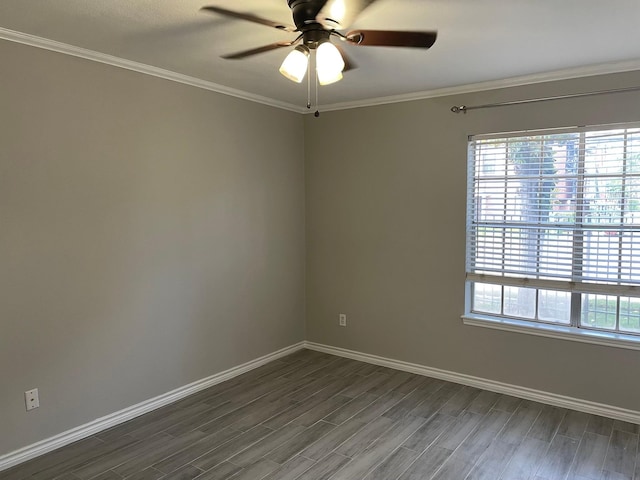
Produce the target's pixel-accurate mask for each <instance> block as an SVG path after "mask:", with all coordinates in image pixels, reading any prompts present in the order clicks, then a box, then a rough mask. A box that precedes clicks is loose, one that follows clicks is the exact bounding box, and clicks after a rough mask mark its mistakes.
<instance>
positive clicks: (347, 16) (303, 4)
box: [201, 0, 437, 85]
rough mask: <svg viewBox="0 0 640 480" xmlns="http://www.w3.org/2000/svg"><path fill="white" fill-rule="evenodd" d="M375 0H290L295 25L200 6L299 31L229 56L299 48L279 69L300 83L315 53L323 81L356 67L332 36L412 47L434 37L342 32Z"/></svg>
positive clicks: (374, 44)
mask: <svg viewBox="0 0 640 480" xmlns="http://www.w3.org/2000/svg"><path fill="white" fill-rule="evenodd" d="M374 1H375V0H287V3H288V4H289V8H290V9H291V10H292V13H293V22H294V24H295V26H293V25H286V24H283V23H279V22H274V21H271V20H267V19H265V18H261V17H258V16H256V15H253V14H250V13H243V12H236V11H232V10H227V9H224V8H220V7H216V6H206V7H202V9H201V10H203V11H207V12H211V13H216V14H220V15H225V16H227V17H233V18H236V19H240V20H247V21H249V22H253V23H257V24H261V25H266V26H268V27H272V28H276V29H278V30H283V31H285V32H291V33H298V36H297V37H296V38H295V39H293V40H291V41H284V42H276V43H272V44H269V45H264V46H262V47H258V48H252V49H249V50H243V51H241V52H236V53H232V54H228V55H223V56H222V58H226V59H233V60H236V59H242V58H246V57H249V56H251V55H257V54H259V53H264V52H269V51H271V50H275V49H278V48H284V47H293V46H295V48H294V49H293V50H292V51H291V53H289V55H288V56H287V57H286V58H285V60H284V62H283V63H282V66H281V67H280V73H282V74H283V75H284V76H285V77H287V78H289V79H290V80H292V81H294V82H297V83H300V82H302V80H303V79H304V77H305V74H306V73H307V69H308V65H309V56H310V54H311V52H312V51H315V53H316V73H317V76H318V82H319V83H320V85H328V84H331V83H334V82H337V81H339V80H341V79H342V72H343V71H346V70H350V69H352V68H355V65H354V63H353V62H352V61H350V60H349V58H348V57H347V55H346V54H345V52H344V51H343V50H342V49H341V48H339V47H337V46H336V45H335V44H333V43H332V42H331V39H332V37H333V38H337V39H340V40H342V41H343V42H345V43H346V44H348V45H358V46H372V47H379V46H382V47H412V48H422V49H428V48H431V46H432V45H433V44H434V43H435V41H436V37H437V32H435V31H396V30H352V31H348V32H347V33H341V32H340V30H344V29H346V28H347V27H349V25H350V24H351V23H352V22H353V21H354V20H355V18H356V17H357V16H358V15H359V14H360V13H361V12H362V11H363V10H364V9H365V8H367V7H368V6H370V5H371V4H372V3H374Z"/></svg>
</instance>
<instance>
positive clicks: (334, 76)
mask: <svg viewBox="0 0 640 480" xmlns="http://www.w3.org/2000/svg"><path fill="white" fill-rule="evenodd" d="M316 70H317V72H318V81H319V82H320V85H329V84H330V83H335V82H337V81H339V80H342V70H344V60H343V59H342V55H340V52H339V51H338V49H337V48H336V46H335V45H334V44H333V43H331V42H324V43H322V44H321V45H320V46H319V47H318V49H317V51H316Z"/></svg>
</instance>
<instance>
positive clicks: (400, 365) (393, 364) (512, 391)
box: [304, 342, 640, 424]
mask: <svg viewBox="0 0 640 480" xmlns="http://www.w3.org/2000/svg"><path fill="white" fill-rule="evenodd" d="M304 347H305V348H308V349H309V350H317V351H319V352H324V353H328V354H331V355H337V356H340V357H346V358H351V359H353V360H359V361H361V362H366V363H372V364H374V365H381V366H384V367H389V368H393V369H396V370H403V371H405V372H410V373H415V374H418V375H424V376H427V377H433V378H439V379H441V380H446V381H448V382H454V383H460V384H462V385H469V386H471V387H476V388H482V389H483V390H490V391H492V392H497V393H504V394H507V395H512V396H514V397H519V398H524V399H527V400H534V401H536V402H541V403H546V404H548V405H554V406H556V407H564V408H569V409H572V410H578V411H580V412H585V413H591V414H594V415H601V416H604V417H609V418H614V419H616V420H622V421H625V422H631V423H637V424H640V411H637V410H627V409H625V408H620V407H615V406H612V405H605V404H603V403H596V402H590V401H588V400H582V399H579V398H573V397H566V396H564V395H557V394H555V393H550V392H544V391H541V390H534V389H532V388H527V387H521V386H519V385H511V384H508V383H502V382H496V381H494V380H488V379H486V378H481V377H474V376H471V375H465V374H462V373H456V372H451V371H448V370H440V369H439V368H431V367H425V366H424V365H418V364H415V363H409V362H403V361H400V360H393V359H390V358H384V357H380V356H378V355H370V354H368V353H361V352H356V351H353V350H347V349H344V348H338V347H331V346H328V345H322V344H319V343H314V342H304Z"/></svg>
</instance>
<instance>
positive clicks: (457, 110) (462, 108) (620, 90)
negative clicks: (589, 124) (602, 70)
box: [451, 87, 640, 113]
mask: <svg viewBox="0 0 640 480" xmlns="http://www.w3.org/2000/svg"><path fill="white" fill-rule="evenodd" d="M637 91H640V87H627V88H614V89H611V90H599V91H596V92H586V93H572V94H568V95H557V96H555V97H541V98H529V99H527V100H514V101H512V102H500V103H487V104H484V105H473V106H471V107H467V106H466V105H454V106H453V107H451V111H452V112H453V113H460V112H462V113H467V112H468V111H469V110H479V109H481V108H494V107H509V106H511V105H523V104H526V103H537V102H548V101H550V100H563V99H565V98H578V97H592V96H594V95H606V94H610V93H624V92H637Z"/></svg>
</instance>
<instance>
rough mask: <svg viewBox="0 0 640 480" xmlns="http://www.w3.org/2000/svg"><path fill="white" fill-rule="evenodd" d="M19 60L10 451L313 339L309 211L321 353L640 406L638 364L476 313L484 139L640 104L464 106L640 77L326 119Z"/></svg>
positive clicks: (11, 174) (33, 58)
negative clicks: (469, 309) (478, 151)
mask: <svg viewBox="0 0 640 480" xmlns="http://www.w3.org/2000/svg"><path fill="white" fill-rule="evenodd" d="M0 59H2V75H0V272H2V275H0V327H1V328H0V385H1V387H0V425H1V426H2V428H1V429H0V454H2V453H6V452H8V451H11V450H14V449H16V448H18V447H21V446H24V445H27V444H31V443H33V442H36V441H38V440H42V439H44V438H47V437H49V436H51V435H54V434H57V433H60V432H62V431H64V430H67V429H69V428H72V427H75V426H78V425H81V424H84V423H86V422H88V421H91V420H93V419H95V418H97V417H100V416H103V415H106V414H109V413H112V412H114V411H117V410H120V409H122V408H125V407H127V406H130V405H132V404H135V403H138V402H141V401H144V400H146V399H149V398H151V397H154V396H156V395H159V394H162V393H165V392H167V391H169V390H171V389H174V388H176V387H179V386H182V385H185V384H187V383H189V382H192V381H194V380H198V379H200V378H203V377H206V376H208V375H211V374H213V373H216V372H219V371H222V370H224V369H226V368H229V367H232V366H235V365H238V364H240V363H242V362H245V361H247V360H250V359H252V358H255V357H258V356H260V355H263V354H266V353H269V352H272V351H274V350H277V349H279V348H281V347H284V346H287V345H291V344H293V343H295V342H298V341H300V340H302V339H303V338H305V324H304V316H305V288H304V284H305V213H306V249H307V255H306V269H307V275H306V283H307V288H306V308H307V316H306V330H307V333H306V338H307V339H308V340H310V341H314V342H320V343H325V344H329V345H334V346H338V347H345V348H350V349H354V350H359V351H362V352H367V353H373V354H377V355H382V356H386V357H391V358H396V359H401V360H406V361H410V362H415V363H420V364H424V365H428V366H432V367H438V368H443V369H447V370H452V371H456V372H460V373H467V374H471V375H477V376H480V377H486V378H490V379H494V380H499V381H504V382H508V383H513V384H517V385H523V386H528V387H532V388H537V389H541V390H547V391H551V392H555V393H559V394H565V395H570V396H575V397H578V398H583V399H588V400H593V401H597V402H603V403H608V404H611V405H618V406H621V407H626V408H631V409H638V405H640V386H638V385H637V382H634V381H632V379H633V378H635V377H634V375H635V372H636V371H638V367H640V352H636V351H630V350H622V349H613V348H607V347H601V346H595V345H586V344H579V343H574V342H567V341H561V340H553V339H548V338H541V337H534V336H528V335H523V334H516V333H508V332H501V331H495V330H488V329H482V328H477V327H468V326H464V325H463V324H462V322H461V320H460V314H461V313H462V311H463V299H464V236H465V232H464V227H465V220H464V213H465V212H464V209H465V176H466V138H467V135H469V134H473V133H485V132H494V131H509V130H519V129H525V128H540V127H550V126H566V125H584V124H597V123H610V122H620V121H638V120H640V96H639V95H638V94H622V95H616V96H606V97H595V98H589V99H576V100H566V101H561V102H551V103H544V104H537V105H529V106H522V107H509V108H502V109H492V110H481V111H475V112H470V113H469V114H467V115H457V116H456V115H453V114H451V113H450V112H449V108H450V106H451V105H453V104H463V103H466V104H469V105H472V104H478V103H485V102H493V101H502V100H513V99H521V98H527V97H534V96H546V95H556V94H561V93H574V92H577V91H589V90H597V89H603V88H615V87H622V86H629V85H638V84H640V73H633V74H621V75H613V76H605V77H594V78H588V79H581V80H574V81H567V82H556V83H551V84H540V85H532V86H528V87H519V88H515V89H508V90H501V91H492V92H483V93H476V94H470V95H464V96H459V97H450V98H437V99H432V100H424V101H415V102H407V103H401V104H395V105H387V106H380V107H371V108H363V109H355V110H348V111H338V112H327V113H323V114H322V115H321V117H320V118H317V119H316V118H314V117H312V116H306V117H304V118H303V117H302V116H300V115H297V114H294V113H288V112H283V111H281V110H277V109H274V108H270V107H266V106H261V105H257V104H253V103H250V102H246V101H242V100H238V99H234V98H230V97H226V96H223V95H218V94H215V93H212V92H207V91H203V90H198V89H195V88H192V87H188V86H183V85H179V84H175V83H171V82H168V81H164V80H161V79H156V78H153V77H148V76H144V75H141V74H137V73H133V72H129V71H126V70H121V69H117V68H113V67H109V66H105V65H100V64H97V63H92V62H88V61H84V60H80V59H75V58H72V57H68V56H63V55H59V54H55V53H51V52H47V51H43V50H37V49H33V48H30V47H25V46H21V45H17V44H12V43H8V42H0ZM305 158H306V166H305V165H304V162H303V160H305ZM305 169H306V179H305ZM305 189H306V197H305ZM305 198H306V212H305ZM338 313H347V314H348V322H349V325H348V327H347V328H340V327H338V325H337V315H338ZM33 387H38V388H39V389H40V394H41V403H42V406H41V407H40V409H38V410H34V411H32V412H30V413H26V412H25V411H24V405H23V398H22V393H23V392H24V391H25V390H27V389H30V388H33Z"/></svg>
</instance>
